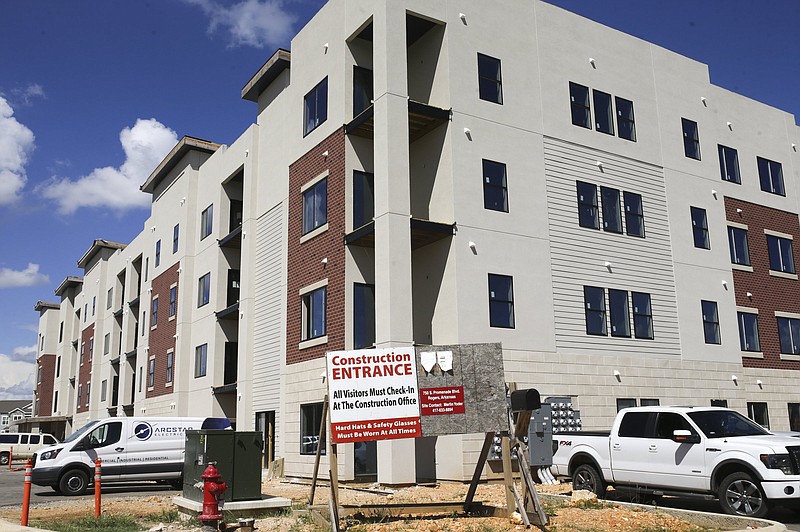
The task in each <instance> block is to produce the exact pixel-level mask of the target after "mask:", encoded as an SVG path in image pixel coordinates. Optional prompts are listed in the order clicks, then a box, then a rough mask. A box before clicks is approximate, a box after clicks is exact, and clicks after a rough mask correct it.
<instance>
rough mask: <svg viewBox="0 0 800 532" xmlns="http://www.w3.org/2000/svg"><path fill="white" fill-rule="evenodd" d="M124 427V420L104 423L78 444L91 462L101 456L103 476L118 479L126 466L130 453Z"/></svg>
mask: <svg viewBox="0 0 800 532" xmlns="http://www.w3.org/2000/svg"><path fill="white" fill-rule="evenodd" d="M124 428H125V423H123V422H122V421H109V422H108V423H103V424H101V425H98V426H97V427H95V428H94V429H92V431H91V432H89V433H88V434H87V435H86V436H84V437H83V439H82V440H81V441H80V442H79V444H78V445H80V446H81V447H82V450H83V451H84V452H86V454H87V457H88V458H89V461H90V462H92V463H94V461H95V460H96V459H97V458H100V460H101V467H102V469H101V474H102V477H103V478H107V479H109V480H111V479H118V478H119V476H120V475H121V474H122V473H123V471H124V469H125V467H126V463H127V456H128V453H127V449H126V448H125V430H124ZM73 450H74V449H73Z"/></svg>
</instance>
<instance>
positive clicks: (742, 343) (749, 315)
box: [736, 310, 761, 353]
mask: <svg viewBox="0 0 800 532" xmlns="http://www.w3.org/2000/svg"><path fill="white" fill-rule="evenodd" d="M751 320H752V321H751ZM736 322H737V324H738V325H739V347H740V348H741V350H742V351H745V352H749V353H760V352H761V339H760V338H759V335H758V313H757V312H743V311H741V310H740V311H737V312H736ZM748 338H750V339H752V340H754V341H753V344H754V345H751V343H750V342H748Z"/></svg>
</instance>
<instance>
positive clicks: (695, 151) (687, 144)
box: [681, 118, 700, 161]
mask: <svg viewBox="0 0 800 532" xmlns="http://www.w3.org/2000/svg"><path fill="white" fill-rule="evenodd" d="M681 124H682V125H683V153H684V154H685V155H686V156H687V157H689V158H690V159H697V160H698V161H699V160H700V137H699V134H698V132H697V122H693V121H692V120H687V119H685V118H681Z"/></svg>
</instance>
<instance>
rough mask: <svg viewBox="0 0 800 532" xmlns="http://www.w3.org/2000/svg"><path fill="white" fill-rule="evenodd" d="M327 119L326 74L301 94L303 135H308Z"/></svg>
mask: <svg viewBox="0 0 800 532" xmlns="http://www.w3.org/2000/svg"><path fill="white" fill-rule="evenodd" d="M312 107H313V109H312ZM327 120H328V76H325V77H324V78H322V80H321V81H320V82H319V83H317V84H316V85H315V86H314V88H313V89H311V90H310V91H308V92H307V93H306V95H305V96H303V137H304V138H305V137H306V136H308V135H309V134H310V133H311V132H312V131H314V130H315V129H317V128H318V127H319V126H321V125H322V124H324V123H325V122H326V121H327ZM312 121H313V122H312Z"/></svg>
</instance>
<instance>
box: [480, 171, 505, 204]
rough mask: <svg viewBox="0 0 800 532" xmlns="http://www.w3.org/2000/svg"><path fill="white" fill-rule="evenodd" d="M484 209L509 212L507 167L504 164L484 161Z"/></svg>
mask: <svg viewBox="0 0 800 532" xmlns="http://www.w3.org/2000/svg"><path fill="white" fill-rule="evenodd" d="M483 207H484V208H485V209H489V210H493V211H502V212H508V187H507V184H506V165H505V164H503V163H498V162H495V161H488V160H486V159H484V160H483Z"/></svg>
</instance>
